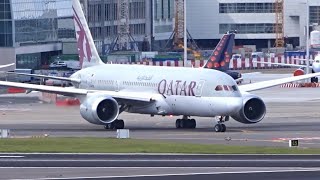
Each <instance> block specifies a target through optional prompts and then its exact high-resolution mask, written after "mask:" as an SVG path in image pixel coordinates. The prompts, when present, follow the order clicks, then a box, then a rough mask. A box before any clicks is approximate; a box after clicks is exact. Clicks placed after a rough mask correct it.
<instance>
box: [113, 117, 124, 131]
mask: <svg viewBox="0 0 320 180" xmlns="http://www.w3.org/2000/svg"><path fill="white" fill-rule="evenodd" d="M113 123H114V129H123V128H124V121H123V120H122V119H117V120H115V121H114V122H113Z"/></svg>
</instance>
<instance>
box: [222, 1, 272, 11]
mask: <svg viewBox="0 0 320 180" xmlns="http://www.w3.org/2000/svg"><path fill="white" fill-rule="evenodd" d="M219 13H275V4H274V3H219Z"/></svg>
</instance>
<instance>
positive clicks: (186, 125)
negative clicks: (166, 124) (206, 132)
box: [176, 116, 197, 129]
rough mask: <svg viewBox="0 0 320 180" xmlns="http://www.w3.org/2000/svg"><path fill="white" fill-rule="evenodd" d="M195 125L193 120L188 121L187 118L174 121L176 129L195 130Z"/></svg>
mask: <svg viewBox="0 0 320 180" xmlns="http://www.w3.org/2000/svg"><path fill="white" fill-rule="evenodd" d="M196 126H197V123H196V120H195V119H188V116H183V118H182V119H177V120H176V128H177V129H182V128H183V129H194V128H196Z"/></svg>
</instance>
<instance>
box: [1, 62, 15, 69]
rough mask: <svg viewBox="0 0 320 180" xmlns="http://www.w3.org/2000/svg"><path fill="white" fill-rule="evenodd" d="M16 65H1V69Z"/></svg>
mask: <svg viewBox="0 0 320 180" xmlns="http://www.w3.org/2000/svg"><path fill="white" fill-rule="evenodd" d="M14 64H15V63H11V64H5V65H0V69H2V68H6V67H9V66H13V65H14Z"/></svg>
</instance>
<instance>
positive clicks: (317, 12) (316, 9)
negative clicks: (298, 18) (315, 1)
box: [309, 6, 320, 24]
mask: <svg viewBox="0 0 320 180" xmlns="http://www.w3.org/2000/svg"><path fill="white" fill-rule="evenodd" d="M309 17H310V24H312V23H318V24H320V6H310V11H309Z"/></svg>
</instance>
